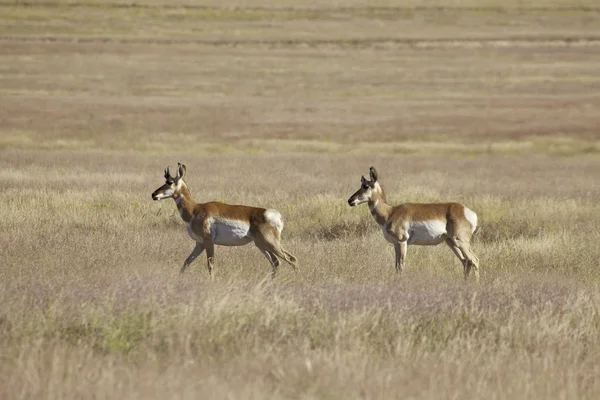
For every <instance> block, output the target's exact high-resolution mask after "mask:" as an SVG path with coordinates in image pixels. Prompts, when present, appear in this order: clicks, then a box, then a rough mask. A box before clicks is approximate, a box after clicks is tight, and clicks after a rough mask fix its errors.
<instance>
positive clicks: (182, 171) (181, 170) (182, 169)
mask: <svg viewBox="0 0 600 400" xmlns="http://www.w3.org/2000/svg"><path fill="white" fill-rule="evenodd" d="M177 166H178V167H179V168H178V169H177V176H178V177H179V178H183V177H184V176H185V165H184V164H181V163H177Z"/></svg>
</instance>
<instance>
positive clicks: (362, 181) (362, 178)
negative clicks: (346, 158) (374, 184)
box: [360, 175, 367, 184]
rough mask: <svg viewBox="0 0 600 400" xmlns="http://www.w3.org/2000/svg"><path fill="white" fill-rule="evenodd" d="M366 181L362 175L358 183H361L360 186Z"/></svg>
mask: <svg viewBox="0 0 600 400" xmlns="http://www.w3.org/2000/svg"><path fill="white" fill-rule="evenodd" d="M366 181H367V178H365V176H364V175H363V176H361V177H360V183H361V184H362V183H365V182H366Z"/></svg>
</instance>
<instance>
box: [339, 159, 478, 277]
mask: <svg viewBox="0 0 600 400" xmlns="http://www.w3.org/2000/svg"><path fill="white" fill-rule="evenodd" d="M370 176H371V180H370V181H369V180H367V179H365V177H364V176H363V177H362V178H361V188H360V189H359V190H357V191H356V192H355V193H354V194H353V195H352V196H351V197H350V198H349V199H348V203H349V204H350V205H351V206H355V205H358V204H361V203H364V202H366V203H368V204H369V208H370V210H371V215H372V216H373V218H374V219H375V221H376V222H377V223H378V224H379V225H380V226H381V228H382V231H383V234H384V237H385V238H386V240H388V241H389V242H390V243H392V244H393V245H394V249H395V251H396V272H398V273H400V272H401V271H402V270H403V269H404V265H405V258H406V252H407V246H408V244H417V245H437V244H439V243H441V242H442V241H444V242H445V243H446V244H447V245H448V246H449V247H450V249H451V250H452V251H453V252H454V254H455V255H456V256H457V257H458V259H459V260H460V261H461V263H462V264H463V267H464V277H465V280H466V279H467V278H468V277H469V274H470V271H471V268H472V267H474V274H475V279H476V280H479V259H478V258H477V256H476V255H475V254H474V253H473V251H472V250H471V246H470V242H471V237H472V235H473V233H474V231H475V230H476V228H477V216H476V214H475V213H474V212H473V211H471V210H469V209H467V208H466V207H465V206H464V205H463V204H460V203H403V204H400V205H397V206H391V205H389V204H388V203H387V199H386V196H385V191H384V190H383V188H382V187H381V185H380V184H379V182H378V181H377V178H378V176H377V171H375V169H374V168H373V167H371V170H370ZM469 213H472V219H473V221H469V219H468V218H467V214H469ZM442 227H443V229H442ZM417 230H418V231H419V232H420V234H421V235H424V236H425V238H424V239H423V238H419V235H418V234H414V232H415V231H417ZM437 232H439V234H437ZM427 235H431V237H427ZM415 238H416V239H415ZM411 240H415V242H414V243H411Z"/></svg>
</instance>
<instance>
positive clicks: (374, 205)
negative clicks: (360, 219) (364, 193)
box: [369, 200, 379, 212]
mask: <svg viewBox="0 0 600 400" xmlns="http://www.w3.org/2000/svg"><path fill="white" fill-rule="evenodd" d="M378 205H379V200H375V203H373V205H372V206H369V209H370V210H371V212H373V211H375V209H376V208H377V206H378Z"/></svg>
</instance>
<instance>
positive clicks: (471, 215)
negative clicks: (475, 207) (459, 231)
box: [465, 207, 477, 233]
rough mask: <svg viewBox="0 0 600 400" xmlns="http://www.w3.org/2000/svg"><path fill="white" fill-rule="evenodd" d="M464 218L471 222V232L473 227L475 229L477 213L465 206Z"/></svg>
mask: <svg viewBox="0 0 600 400" xmlns="http://www.w3.org/2000/svg"><path fill="white" fill-rule="evenodd" d="M465 218H466V219H467V221H469V223H470V224H471V233H473V232H475V229H477V214H475V212H473V211H472V210H469V209H468V208H467V207H465Z"/></svg>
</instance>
